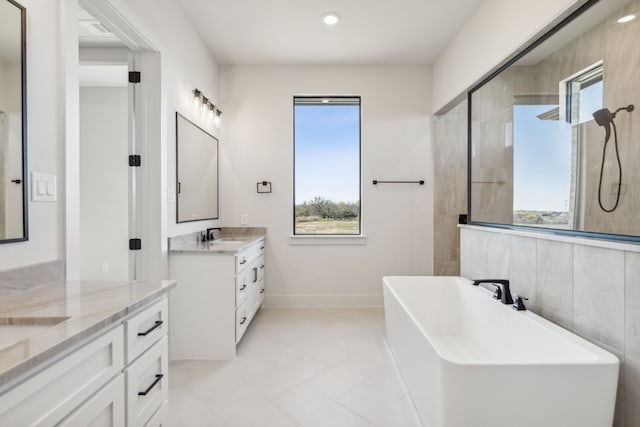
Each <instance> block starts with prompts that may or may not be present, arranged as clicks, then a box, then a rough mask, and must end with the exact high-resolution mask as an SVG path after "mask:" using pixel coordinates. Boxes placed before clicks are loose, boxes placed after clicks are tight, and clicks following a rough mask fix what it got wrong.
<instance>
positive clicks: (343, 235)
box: [291, 95, 364, 239]
mask: <svg viewBox="0 0 640 427" xmlns="http://www.w3.org/2000/svg"><path fill="white" fill-rule="evenodd" d="M297 99H308V100H312V99H330V100H331V99H336V100H339V99H357V100H358V104H357V105H358V234H351V233H349V234H347V233H333V234H299V233H296V105H297V104H296V100H297ZM292 101H293V112H292V114H293V122H292V126H291V130H292V132H293V135H292V140H293V158H292V163H293V168H292V170H293V203H292V224H291V230H292V234H291V237H293V238H303V239H304V238H309V239H313V238H320V239H331V238H332V237H333V238H338V239H340V238H347V239H349V238H359V237H363V236H364V234H363V232H362V96H360V95H316V96H313V95H294V96H293V99H292ZM308 105H314V104H308ZM318 105H327V106H330V105H332V104H331V103H326V104H325V103H318ZM333 105H339V104H333ZM351 105H355V104H351Z"/></svg>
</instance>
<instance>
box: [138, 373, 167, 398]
mask: <svg viewBox="0 0 640 427" xmlns="http://www.w3.org/2000/svg"><path fill="white" fill-rule="evenodd" d="M162 377H164V374H157V375H156V379H155V380H153V382H152V383H151V385H149V387H147V389H146V390H145V391H139V392H138V396H146V395H147V394H149V392H150V391H151V389H153V388H154V387H155V386H156V385H157V384H158V383H159V382H160V380H161V379H162Z"/></svg>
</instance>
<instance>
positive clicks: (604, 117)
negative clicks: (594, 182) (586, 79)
mask: <svg viewBox="0 0 640 427" xmlns="http://www.w3.org/2000/svg"><path fill="white" fill-rule="evenodd" d="M634 109H635V106H634V105H633V104H629V105H627V106H626V107H620V108H618V109H617V110H616V111H615V112H613V113H612V112H611V111H609V109H608V108H602V109H600V110H598V111H594V113H593V120H595V122H596V124H597V125H598V126H602V127H603V128H604V132H605V135H604V148H603V149H602V165H601V166H600V183H599V184H598V204H599V205H600V209H602V210H603V211H605V212H613V211H615V210H616V209H617V208H618V204H619V203H620V193H621V190H622V163H621V162H620V152H619V151H618V130H617V129H616V123H615V122H614V119H615V118H616V114H618V113H619V112H620V111H622V110H625V111H626V112H628V113H630V112H632V111H633V110H634ZM612 126H613V135H614V147H615V150H616V160H617V161H618V193H617V195H616V204H615V205H614V206H613V208H611V209H606V208H605V207H604V206H603V205H602V176H603V174H604V163H605V159H606V153H607V144H608V143H609V138H610V137H611V127H612Z"/></svg>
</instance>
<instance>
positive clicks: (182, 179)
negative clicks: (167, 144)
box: [176, 112, 219, 223]
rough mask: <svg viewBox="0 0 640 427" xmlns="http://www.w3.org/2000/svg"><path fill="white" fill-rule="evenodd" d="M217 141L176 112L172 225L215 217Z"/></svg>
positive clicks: (217, 216) (217, 201)
mask: <svg viewBox="0 0 640 427" xmlns="http://www.w3.org/2000/svg"><path fill="white" fill-rule="evenodd" d="M218 181H219V180H218V139H217V138H216V137H214V136H213V135H211V134H209V133H208V132H206V131H205V130H204V129H202V128H201V127H199V126H197V125H196V124H195V123H192V122H191V121H189V120H188V119H187V118H186V117H184V116H183V115H181V114H180V113H178V112H176V193H177V200H176V202H177V207H176V222H178V223H181V222H191V221H202V220H208V219H218V218H219V196H218Z"/></svg>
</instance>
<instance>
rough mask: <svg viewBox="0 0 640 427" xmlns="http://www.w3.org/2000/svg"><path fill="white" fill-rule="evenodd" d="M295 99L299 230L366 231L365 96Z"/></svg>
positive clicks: (301, 232)
mask: <svg viewBox="0 0 640 427" xmlns="http://www.w3.org/2000/svg"><path fill="white" fill-rule="evenodd" d="M293 103H294V108H293V111H294V120H293V126H294V132H293V133H294V174H293V175H294V185H293V188H294V190H293V192H294V214H293V216H294V225H293V234H294V235H359V234H361V226H360V213H361V209H360V97H294V100H293Z"/></svg>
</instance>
